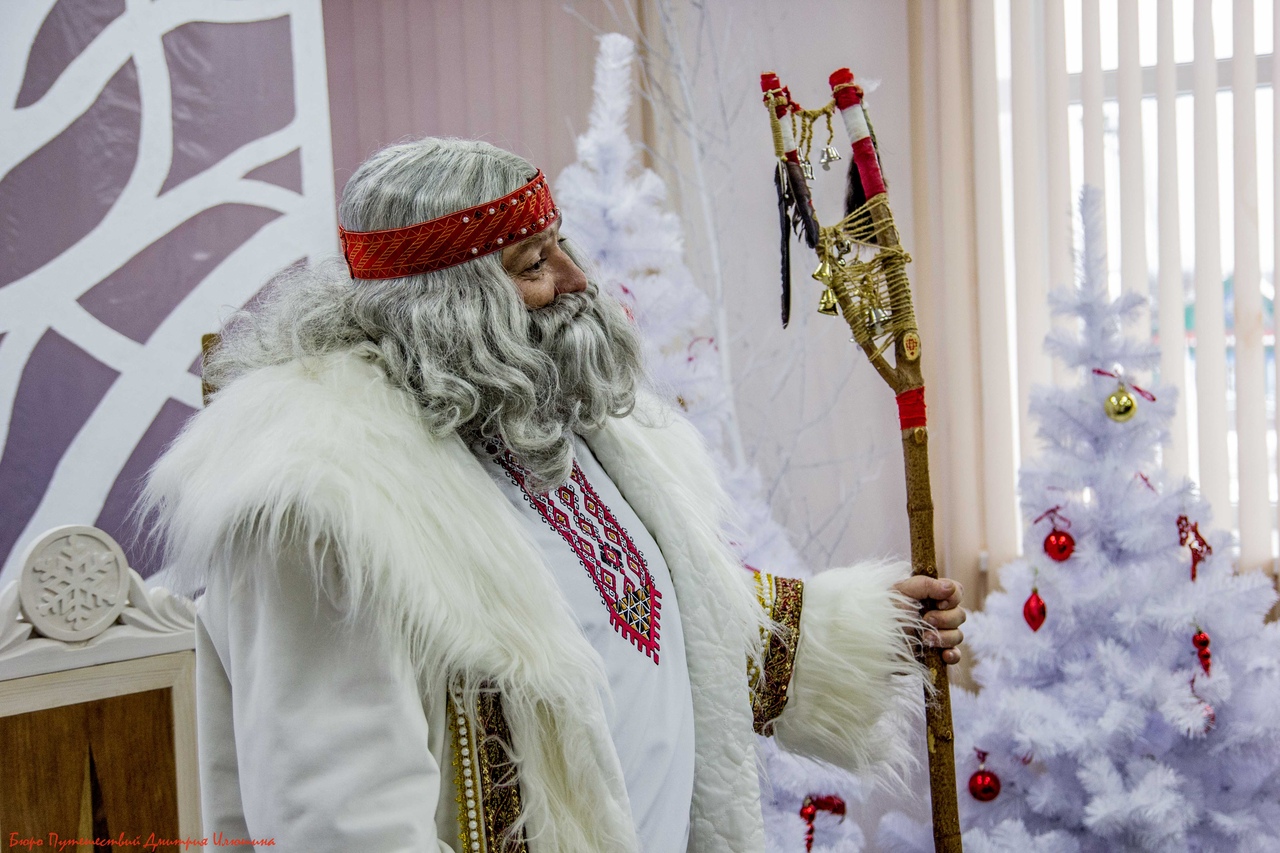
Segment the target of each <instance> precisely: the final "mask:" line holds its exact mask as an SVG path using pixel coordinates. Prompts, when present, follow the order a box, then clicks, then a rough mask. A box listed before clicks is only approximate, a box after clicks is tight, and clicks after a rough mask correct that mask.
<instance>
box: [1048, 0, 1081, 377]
mask: <svg viewBox="0 0 1280 853" xmlns="http://www.w3.org/2000/svg"><path fill="white" fill-rule="evenodd" d="M1044 40H1045V48H1044V92H1045V97H1044V109H1045V159H1046V161H1047V165H1046V175H1047V180H1048V187H1047V193H1046V198H1047V200H1048V210H1049V215H1048V231H1047V235H1046V236H1047V242H1048V251H1047V255H1048V258H1049V287H1050V288H1055V287H1068V286H1070V284H1071V283H1072V282H1073V281H1075V261H1074V259H1073V257H1072V252H1071V229H1072V216H1071V211H1072V202H1071V137H1070V136H1069V134H1068V132H1067V24H1066V10H1065V9H1064V8H1063V0H1046V2H1045V9H1044ZM1066 322H1067V321H1066V320H1062V319H1059V320H1055V321H1054V323H1055V324H1058V323H1064V324H1065V323H1066ZM1052 371H1053V382H1054V384H1055V385H1065V384H1067V383H1068V382H1070V381H1071V380H1072V379H1073V378H1074V377H1072V376H1071V375H1070V372H1069V371H1068V369H1067V367H1066V366H1065V365H1064V364H1063V363H1062V362H1061V361H1059V360H1057V359H1055V360H1054V361H1053V367H1052Z"/></svg>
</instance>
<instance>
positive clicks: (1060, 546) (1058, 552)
mask: <svg viewBox="0 0 1280 853" xmlns="http://www.w3.org/2000/svg"><path fill="white" fill-rule="evenodd" d="M1075 549H1076V540H1075V537H1073V536H1072V535H1071V534H1070V533H1068V532H1067V531H1065V530H1059V529H1058V528H1056V527H1055V528H1054V529H1053V530H1051V531H1049V535H1048V536H1046V537H1044V552H1045V554H1047V555H1048V556H1049V559H1050V560H1057V561H1058V562H1059V563H1061V562H1063V561H1064V560H1066V559H1068V558H1069V557H1070V556H1071V552H1073V551H1075Z"/></svg>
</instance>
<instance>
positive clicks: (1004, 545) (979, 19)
mask: <svg viewBox="0 0 1280 853" xmlns="http://www.w3.org/2000/svg"><path fill="white" fill-rule="evenodd" d="M970 22H971V31H970V43H971V44H972V57H973V59H972V62H973V72H972V75H973V76H972V80H973V188H974V189H973V194H974V200H973V201H974V223H975V234H974V236H975V245H976V252H977V273H978V347H979V359H980V363H981V365H982V425H983V430H982V446H983V458H984V463H985V464H984V465H983V472H982V473H983V479H984V483H985V486H986V489H985V491H986V494H987V517H986V531H985V532H986V539H987V550H988V552H989V553H990V555H991V559H992V560H993V562H995V564H996V565H1001V564H1003V563H1004V562H1006V561H1007V560H1010V559H1012V558H1014V557H1016V556H1017V553H1018V531H1019V530H1021V528H1022V525H1021V524H1020V523H1019V519H1018V511H1017V500H1016V498H1015V483H1016V478H1017V473H1016V472H1017V458H1016V456H1017V438H1016V436H1015V435H1014V433H1015V429H1014V425H1015V424H1016V423H1017V407H1016V400H1017V396H1016V394H1015V393H1014V388H1013V380H1012V376H1011V375H1010V367H1011V365H1012V364H1013V361H1014V354H1013V353H1012V352H1010V351H1009V349H1010V338H1011V335H1010V329H1009V307H1010V306H1009V304H1008V297H1007V294H1006V290H1005V270H1004V227H1003V221H1004V220H1003V214H1002V204H1001V198H1000V137H999V120H1000V101H999V90H998V88H997V86H998V80H997V75H996V59H995V56H996V26H995V3H994V0H973V4H972V7H971V19H970Z"/></svg>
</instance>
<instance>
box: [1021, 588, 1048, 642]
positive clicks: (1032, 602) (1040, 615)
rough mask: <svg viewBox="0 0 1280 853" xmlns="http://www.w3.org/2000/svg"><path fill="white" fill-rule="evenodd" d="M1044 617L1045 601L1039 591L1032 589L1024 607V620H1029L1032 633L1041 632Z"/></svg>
mask: <svg viewBox="0 0 1280 853" xmlns="http://www.w3.org/2000/svg"><path fill="white" fill-rule="evenodd" d="M1044 616H1045V608H1044V599H1043V598H1041V597H1040V592H1039V590H1037V589H1036V588H1035V587H1032V588H1031V595H1029V596H1028V597H1027V602H1026V604H1024V605H1022V618H1023V619H1026V620H1027V624H1028V625H1030V626H1031V630H1032V631H1039V630H1040V626H1041V625H1043V624H1044Z"/></svg>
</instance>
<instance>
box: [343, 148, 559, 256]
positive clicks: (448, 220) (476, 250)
mask: <svg viewBox="0 0 1280 853" xmlns="http://www.w3.org/2000/svg"><path fill="white" fill-rule="evenodd" d="M559 216H560V210H559V208H557V207H556V206H555V203H554V202H553V201H552V200H551V188H550V187H549V186H548V185H547V179H546V177H545V176H544V175H543V174H542V171H541V170H539V171H538V174H536V175H534V176H533V180H531V181H529V183H527V184H525V185H524V186H522V187H520V188H519V189H517V190H516V191H514V192H512V193H509V194H507V195H505V196H503V197H502V198H497V199H494V200H493V201H490V202H485V203H484V204H480V205H476V206H475V207H471V208H467V209H465V210H458V211H454V212H453V213H449V214H446V215H444V216H441V217H437V218H436V219H431V220H428V221H426V222H419V223H417V224H416V225H407V226H405V227H404V228H388V229H386V230H384V231H348V230H346V229H345V228H342V227H339V228H338V240H339V241H340V242H341V243H342V254H343V256H344V257H345V258H346V259H347V269H348V270H350V271H351V277H352V278H359V279H383V278H401V277H403V276H406V275H418V274H420V273H424V272H431V271H432V270H440V269H444V268H445V267H452V266H456V265H457V264H461V263H465V262H466V261H470V260H473V259H475V258H478V257H481V256H482V255H488V254H491V253H493V252H497V251H500V250H501V249H502V248H503V247H505V246H509V245H511V244H512V243H518V242H520V241H521V240H524V239H526V238H528V237H532V236H533V235H534V234H537V233H538V232H539V231H543V230H545V229H546V228H548V227H550V226H551V224H552V223H553V222H554V221H555V220H556V219H557V218H558V217H559Z"/></svg>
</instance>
